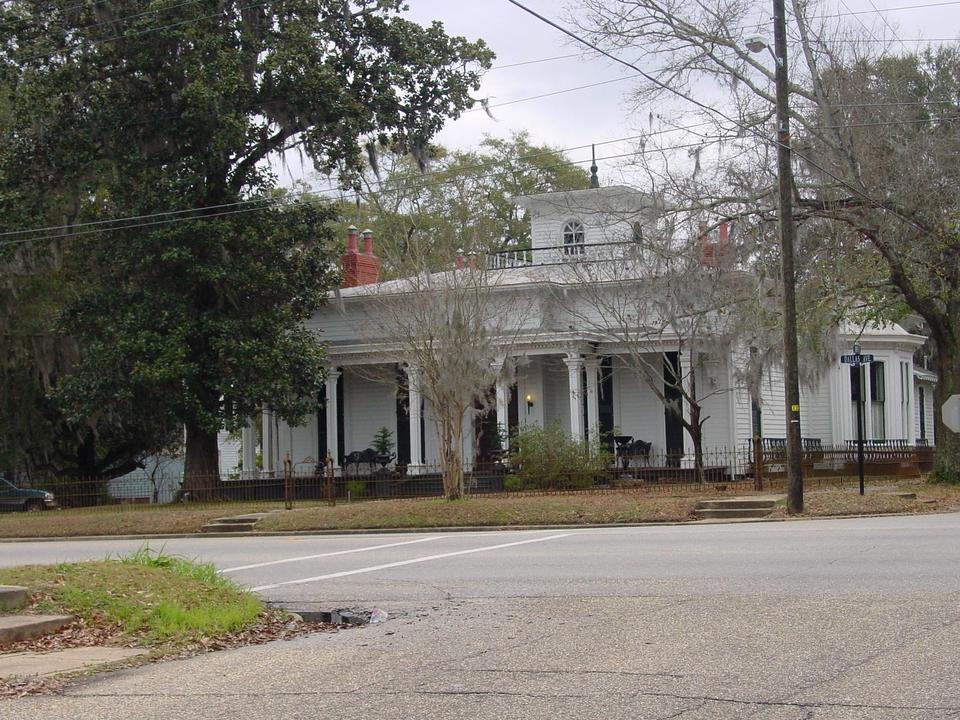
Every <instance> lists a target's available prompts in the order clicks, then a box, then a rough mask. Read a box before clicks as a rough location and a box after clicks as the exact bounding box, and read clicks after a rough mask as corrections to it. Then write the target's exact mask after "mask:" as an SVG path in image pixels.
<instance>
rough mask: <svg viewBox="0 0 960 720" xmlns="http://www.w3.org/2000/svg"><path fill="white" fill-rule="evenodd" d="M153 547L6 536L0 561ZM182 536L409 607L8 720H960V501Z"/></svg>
mask: <svg viewBox="0 0 960 720" xmlns="http://www.w3.org/2000/svg"><path fill="white" fill-rule="evenodd" d="M140 544H141V543H139V542H135V541H102V542H101V541H97V542H88V541H77V542H63V543H59V542H58V543H50V542H36V543H13V544H8V543H3V544H0V564H19V563H25V562H54V561H57V560H75V559H83V558H100V557H104V556H105V555H107V554H117V553H121V552H126V551H129V550H132V549H136V548H137V547H139V545H140ZM152 544H153V545H154V546H158V545H159V543H157V542H154V543H152ZM164 545H165V549H166V550H167V551H168V552H174V553H180V554H184V555H188V556H191V557H199V558H203V559H207V560H211V561H213V562H215V563H216V564H217V566H218V567H219V568H220V569H221V570H222V571H223V572H226V573H227V574H229V575H230V576H231V577H233V578H235V579H236V580H237V581H238V582H241V583H244V584H246V585H248V586H250V587H253V588H256V589H257V592H259V593H261V594H262V595H263V596H264V597H266V598H267V599H271V600H282V601H284V602H285V603H286V604H288V605H290V606H298V607H303V608H309V607H331V606H333V607H337V606H358V607H364V608H372V607H379V608H381V609H383V610H386V611H387V612H388V613H390V616H391V619H390V620H389V621H387V622H385V623H383V624H380V625H374V626H369V627H365V628H361V629H355V630H348V631H342V632H339V633H335V634H324V635H316V636H312V637H309V638H304V639H300V640H296V641H291V642H279V643H273V644H269V645H265V646H259V647H251V648H245V649H242V650H237V651H230V652H221V653H214V654H210V655H205V656H201V657H195V658H191V659H188V660H181V661H174V662H167V663H162V664H158V665H153V666H149V667H144V668H139V669H136V670H130V671H124V672H119V673H114V674H111V675H105V676H100V677H98V678H95V679H92V680H89V681H85V682H83V683H80V684H77V685H75V686H73V687H72V688H71V689H70V690H69V692H68V695H67V696H66V697H37V698H26V699H22V700H18V701H9V702H2V703H0V718H8V717H9V718H18V720H20V719H22V720H27V719H28V718H67V717H69V718H98V719H99V718H105V719H113V718H117V719H120V718H124V719H126V718H144V719H146V718H190V719H191V720H194V719H196V720H201V719H204V718H217V719H218V720H219V719H222V718H234V717H243V718H245V720H257V719H259V718H291V719H292V718H325V719H326V718H331V719H338V718H344V719H346V718H351V719H352V718H364V719H367V718H369V719H370V720H379V719H381V718H383V719H386V718H398V719H399V718H405V719H406V718H460V717H465V718H467V717H468V718H471V719H475V720H484V719H486V718H491V719H493V718H530V719H535V718H556V717H576V718H593V717H597V718H651V719H653V718H658V719H659V718H663V719H666V718H677V717H681V718H684V719H685V720H701V719H703V720H706V719H707V718H710V719H713V718H721V719H723V718H758V719H763V720H766V719H772V718H784V719H789V720H794V719H796V720H801V719H805V718H857V719H863V720H866V719H868V718H869V719H870V720H874V719H879V720H886V719H890V720H893V719H897V720H901V719H912V718H924V719H927V718H932V719H939V718H956V717H960V672H958V671H957V665H958V657H960V576H958V571H960V515H956V514H953V515H928V516H914V517H893V518H872V519H862V520H830V521H805V522H793V523H763V524H732V525H692V526H691V525H685V526H674V527H647V528H610V529H600V530H593V529H584V530H576V529H571V530H560V531H557V530H552V531H531V532H490V533H430V534H416V535H413V534H403V535H366V536H336V537H333V536H326V537H304V536H297V537H269V538H239V539H225V538H198V539H184V540H170V541H167V542H166V543H164Z"/></svg>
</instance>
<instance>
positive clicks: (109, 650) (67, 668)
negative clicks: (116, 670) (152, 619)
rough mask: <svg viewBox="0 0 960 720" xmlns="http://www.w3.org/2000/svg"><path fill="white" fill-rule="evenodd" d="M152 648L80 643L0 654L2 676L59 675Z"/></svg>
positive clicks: (133, 655)
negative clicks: (61, 648) (93, 645)
mask: <svg viewBox="0 0 960 720" xmlns="http://www.w3.org/2000/svg"><path fill="white" fill-rule="evenodd" d="M148 652H149V651H147V650H143V649H138V648H122V647H78V648H67V649H65V650H55V651H52V652H18V653H8V654H6V655H0V678H8V677H20V678H26V677H33V676H38V675H39V676H50V675H59V674H60V673H67V672H75V671H77V670H86V669H88V668H93V667H98V666H100V665H106V664H108V663H114V662H119V661H121V660H128V659H130V658H132V657H137V656H139V655H146V654H147V653H148Z"/></svg>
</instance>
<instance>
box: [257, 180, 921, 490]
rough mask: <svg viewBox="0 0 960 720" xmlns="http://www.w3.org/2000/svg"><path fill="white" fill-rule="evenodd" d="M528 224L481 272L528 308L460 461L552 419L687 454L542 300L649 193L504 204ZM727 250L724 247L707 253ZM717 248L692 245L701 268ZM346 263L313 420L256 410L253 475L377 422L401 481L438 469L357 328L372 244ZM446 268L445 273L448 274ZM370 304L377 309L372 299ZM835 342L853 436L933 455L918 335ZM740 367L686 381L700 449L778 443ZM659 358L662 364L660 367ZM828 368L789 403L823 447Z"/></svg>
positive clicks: (674, 427) (407, 398)
mask: <svg viewBox="0 0 960 720" xmlns="http://www.w3.org/2000/svg"><path fill="white" fill-rule="evenodd" d="M517 202H518V204H519V205H521V206H522V207H524V208H525V209H526V210H527V212H528V213H529V215H530V218H531V230H532V232H531V237H532V250H527V251H518V252H514V253H502V254H499V255H497V256H496V258H495V259H494V261H493V262H492V263H491V266H492V267H494V268H495V270H491V272H494V271H495V272H496V281H495V282H494V283H493V285H492V287H491V292H502V293H505V294H506V295H505V297H507V298H509V299H510V302H511V303H512V304H513V306H514V307H516V308H524V309H526V312H527V314H526V319H525V320H524V327H523V328H522V332H520V333H519V334H518V335H517V338H516V340H515V342H513V343H512V344H511V346H510V347H509V355H510V356H511V359H512V360H514V361H515V364H516V372H515V375H514V376H512V377H508V376H507V375H505V374H504V375H502V376H501V380H500V381H499V382H498V384H497V387H496V391H495V394H496V406H495V408H494V409H492V410H491V411H490V412H488V413H487V414H486V415H485V416H482V417H476V416H474V415H473V414H468V416H467V417H465V418H464V425H465V430H466V432H465V433H464V447H463V455H464V458H465V461H466V464H467V468H468V469H469V467H470V465H471V463H473V462H475V461H478V460H483V459H485V457H486V456H487V455H488V454H489V451H490V443H489V440H490V437H491V435H492V434H493V433H492V428H495V427H496V426H497V424H498V423H499V424H501V425H508V426H509V427H510V428H511V429H513V428H515V427H517V426H519V425H522V424H537V425H543V424H546V423H551V422H554V421H558V422H560V423H562V425H563V427H565V428H568V429H569V432H570V434H571V435H572V436H573V437H577V438H583V437H585V436H587V435H591V436H592V435H593V434H595V433H599V432H610V431H614V430H616V431H617V433H618V434H620V435H625V436H632V437H634V438H636V439H641V440H644V441H647V442H650V443H652V445H653V449H652V452H653V454H654V455H655V456H658V455H661V454H672V455H689V453H690V452H691V451H692V448H691V445H690V440H689V437H688V435H687V434H686V433H684V432H683V431H682V427H681V425H680V422H679V419H678V418H677V417H676V416H675V414H674V413H671V412H667V411H666V410H665V408H664V404H663V403H662V402H661V401H660V400H659V399H658V398H657V397H656V395H655V394H654V392H653V391H652V389H651V388H650V387H649V386H648V385H647V383H645V382H644V381H643V380H642V379H641V378H639V377H638V376H637V373H636V372H635V371H634V370H633V369H631V367H630V365H629V364H628V362H627V361H626V356H625V351H624V349H623V347H622V345H621V344H619V343H617V342H616V341H615V340H612V339H611V338H610V337H609V336H608V335H604V334H602V333H601V334H598V333H597V332H596V331H595V327H594V329H593V330H592V329H591V328H590V327H585V326H584V325H583V323H579V322H577V317H578V313H576V312H571V311H570V308H569V307H568V306H567V305H566V304H565V303H562V302H559V303H558V302H557V300H556V298H557V297H558V293H560V294H561V295H562V296H563V297H565V298H568V299H569V298H572V299H570V300H569V301H570V302H571V303H574V304H575V303H577V302H581V301H582V298H580V299H578V296H577V293H578V288H577V286H576V284H575V281H573V280H571V278H570V274H569V273H567V272H564V268H565V267H569V265H570V263H576V262H582V261H587V260H590V259H591V258H595V257H597V256H598V255H599V254H600V252H601V248H603V252H606V253H610V252H612V250H611V248H614V249H615V248H616V247H617V246H618V245H619V244H629V243H630V242H631V241H632V240H634V239H635V238H637V237H638V236H642V234H643V233H644V232H645V231H647V232H649V231H651V230H652V229H654V228H655V227H656V223H657V217H658V213H657V209H656V205H655V203H654V202H653V201H652V200H651V198H650V197H649V196H647V195H645V194H643V193H640V192H638V191H636V190H633V189H630V188H627V187H622V186H613V187H592V188H590V189H586V190H577V191H571V192H559V193H549V194H542V195H534V196H530V197H523V198H518V199H517ZM725 241H726V238H725V237H722V238H721V239H720V241H719V242H720V243H721V244H722V243H723V242H725ZM719 250H722V247H721V248H719V249H718V248H717V247H716V246H712V245H709V246H706V247H704V261H705V262H709V261H711V258H712V257H713V255H712V254H711V253H713V252H718V251H719ZM343 262H344V279H345V282H344V287H342V288H341V289H340V290H339V291H337V292H336V293H335V294H334V296H333V297H331V301H330V302H329V303H328V304H327V305H326V306H325V307H323V308H322V309H321V310H320V311H319V312H318V313H317V314H316V315H315V316H314V317H313V318H312V320H311V321H310V322H309V326H310V327H311V328H315V329H316V330H317V332H318V334H319V337H320V338H321V339H322V340H323V341H324V342H325V343H326V345H327V349H328V355H329V359H330V371H329V375H328V381H327V385H326V390H325V393H324V394H323V397H320V398H318V405H317V413H316V414H315V415H313V416H311V417H310V418H309V419H308V420H307V422H306V423H305V424H304V425H302V426H298V427H290V426H288V425H287V424H286V423H284V422H283V421H282V420H281V419H279V418H277V417H276V416H275V414H273V413H272V412H271V411H270V409H269V408H267V409H266V410H265V411H264V413H263V427H262V452H263V468H264V470H266V471H280V470H282V468H283V460H284V458H287V457H289V459H290V461H291V462H292V463H293V465H294V467H295V468H302V467H305V466H312V464H314V463H316V462H317V460H318V459H320V458H323V457H325V456H326V455H327V453H329V454H330V455H331V457H332V458H333V461H334V465H335V466H336V467H337V468H339V467H340V465H341V462H342V460H343V458H344V456H345V455H346V454H347V453H350V452H353V451H360V450H364V449H366V448H368V447H369V446H370V445H371V440H372V438H373V436H374V434H375V433H376V431H377V430H378V428H380V427H386V428H388V429H389V430H390V431H391V432H392V433H393V434H394V437H395V438H396V442H397V464H398V465H402V466H405V467H406V468H407V471H408V472H409V473H417V472H420V471H422V469H423V468H425V467H430V466H436V465H437V464H438V455H437V436H436V432H435V431H434V428H433V427H432V425H431V408H430V406H429V403H426V402H424V400H423V399H422V397H421V394H420V392H419V389H418V386H417V378H418V368H417V367H416V365H415V364H413V363H411V362H410V358H406V357H403V354H402V352H400V351H398V350H397V347H396V345H395V344H391V343H390V342H389V341H388V340H387V339H384V338H383V337H377V336H376V333H375V332H374V331H373V330H372V325H371V323H370V322H369V318H370V314H371V313H373V312H376V308H375V305H374V303H373V295H374V294H375V293H373V292H372V291H371V289H372V288H373V289H376V288H379V287H381V286H383V285H384V284H383V283H378V280H379V277H378V273H379V260H378V259H377V258H376V256H375V254H374V251H373V240H372V237H370V236H369V235H366V234H365V236H364V247H362V248H360V247H358V241H357V236H356V232H355V231H354V232H353V233H352V234H351V235H350V237H349V239H348V246H347V250H346V253H345V254H344V257H343ZM452 272H455V270H454V271H452ZM380 301H381V302H382V299H381V300H380ZM842 330H843V335H844V346H850V345H851V344H852V342H853V341H854V339H856V338H858V337H859V341H860V343H861V345H862V347H863V351H864V352H868V353H872V354H873V355H874V356H875V358H876V362H875V363H874V364H873V365H871V366H870V370H869V372H866V373H864V375H863V378H862V381H861V386H862V392H863V396H864V398H865V399H866V401H867V402H866V406H865V407H866V414H865V429H866V432H865V437H867V438H869V439H872V440H878V441H879V440H887V441H892V440H897V441H903V444H906V445H915V444H917V443H918V442H919V443H921V444H926V443H931V444H932V427H933V422H932V413H933V393H932V389H933V385H934V383H935V382H936V377H935V376H934V375H933V373H931V372H929V371H928V370H926V369H924V368H918V367H915V365H914V355H915V354H916V352H917V350H918V348H920V346H921V345H922V344H923V342H924V338H923V337H921V336H918V335H914V334H911V333H908V332H906V331H905V330H904V329H903V328H901V327H900V326H897V325H888V326H884V327H874V328H870V327H868V328H866V329H865V330H863V332H862V333H861V332H860V329H859V328H854V327H852V326H850V327H845V328H843V329H842ZM664 342H665V343H667V345H665V346H664V347H662V348H660V350H661V351H662V353H663V354H662V355H660V353H656V354H658V355H660V357H661V358H663V357H666V358H667V361H668V362H673V363H679V365H680V366H681V367H682V366H683V365H684V363H685V362H686V361H687V358H686V357H685V355H686V354H685V353H684V352H683V351H681V350H680V348H679V347H677V346H674V347H672V348H671V347H670V346H669V337H666V338H665V339H664ZM744 360H745V353H744V352H742V351H731V352H730V353H728V354H726V355H723V356H711V358H710V360H709V362H708V363H707V365H706V367H705V368H703V369H701V370H700V371H699V374H700V375H701V378H700V380H699V381H698V382H700V383H703V384H705V386H706V385H707V384H708V385H709V386H710V387H713V388H719V389H720V391H718V392H715V393H713V394H711V395H710V397H709V398H708V399H707V400H706V401H705V408H704V410H705V413H706V414H709V415H710V420H709V421H708V422H707V423H706V425H705V428H704V430H705V435H704V446H705V448H706V449H707V450H710V449H720V448H730V449H733V448H743V447H745V446H746V445H747V444H748V443H749V441H750V439H751V438H752V437H753V435H754V433H755V432H758V433H760V434H762V436H764V437H770V438H778V437H779V438H782V437H785V435H786V431H785V419H784V402H783V385H782V379H781V376H780V372H779V370H778V369H777V368H771V369H768V370H767V371H766V374H765V377H764V381H763V383H762V389H761V391H760V393H759V396H758V395H757V394H756V393H753V394H751V392H750V391H749V390H748V389H747V388H746V387H745V386H744V385H743V384H741V383H739V382H738V381H737V379H736V377H737V373H735V369H736V368H737V366H738V363H742V362H743V361H744ZM663 361H664V360H663V359H661V360H660V362H663ZM851 377H852V375H851V370H850V367H849V366H845V365H841V363H840V361H839V358H837V359H836V361H835V363H834V365H833V367H831V368H830V369H829V370H828V371H827V372H826V373H824V375H823V380H822V381H821V382H820V384H819V386H818V387H816V388H814V389H811V388H805V389H804V391H803V397H802V402H801V408H802V410H801V425H802V434H803V436H804V437H806V438H818V439H820V440H821V442H822V443H823V444H824V445H831V444H836V445H843V444H845V443H847V442H848V441H850V440H853V439H854V438H855V437H856V425H855V418H856V412H855V411H856V404H855V403H856V399H857V390H856V387H857V385H856V382H855V381H854V382H851ZM243 441H244V443H243V444H244V448H243V453H244V459H243V467H245V468H252V467H253V466H254V465H253V456H254V452H255V445H256V440H255V433H254V431H253V429H252V428H248V429H247V431H246V432H245V433H244V436H243Z"/></svg>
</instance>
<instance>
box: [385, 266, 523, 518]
mask: <svg viewBox="0 0 960 720" xmlns="http://www.w3.org/2000/svg"><path fill="white" fill-rule="evenodd" d="M424 264H426V263H424ZM458 264H459V263H458ZM503 275H504V273H503V271H496V270H487V269H485V268H484V267H483V263H482V262H478V261H477V260H471V261H469V262H465V263H463V267H458V268H455V269H452V270H449V271H446V272H439V273H430V272H427V271H424V270H422V267H421V266H420V264H419V263H418V262H417V261H415V260H410V259H408V263H407V272H406V273H405V274H404V277H403V278H401V279H398V280H392V281H389V282H385V283H380V284H379V285H373V286H370V288H369V290H368V292H369V293H370V301H371V303H372V304H373V305H374V307H373V308H372V309H371V312H370V313H369V317H370V318H371V320H370V328H369V329H370V331H371V334H372V335H373V336H374V337H376V338H377V340H378V342H383V343H386V344H388V345H390V346H392V347H393V349H394V351H395V353H396V356H397V357H398V358H400V359H401V360H402V361H403V362H405V363H406V365H407V368H408V373H409V375H410V381H411V383H413V384H415V386H416V389H419V391H420V395H421V397H422V398H423V400H424V401H425V403H426V404H427V405H429V408H430V411H431V412H430V416H431V418H432V422H433V425H434V427H435V429H436V435H437V441H438V452H439V461H440V470H441V473H442V475H443V488H444V493H445V495H446V497H447V499H449V500H456V499H458V498H460V497H462V496H463V492H464V457H463V445H464V442H463V441H464V437H463V432H464V422H465V419H467V418H471V417H474V416H476V415H479V414H482V413H484V412H486V410H487V409H488V408H489V406H490V402H491V395H492V391H493V388H494V386H495V385H496V383H497V381H498V379H500V378H501V374H502V373H509V372H510V371H511V368H510V365H509V363H506V362H504V360H505V358H506V357H509V356H510V355H511V354H512V350H513V348H514V347H515V345H516V343H517V341H518V339H519V338H520V336H521V333H523V332H524V330H525V325H526V322H525V321H526V318H527V311H526V310H525V309H524V308H525V307H527V306H528V305H529V303H525V302H518V298H517V296H516V295H515V294H513V293H511V292H510V291H509V289H508V288H507V287H505V286H504V285H502V284H501V280H502V279H503Z"/></svg>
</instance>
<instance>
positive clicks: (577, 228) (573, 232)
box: [563, 220, 584, 255]
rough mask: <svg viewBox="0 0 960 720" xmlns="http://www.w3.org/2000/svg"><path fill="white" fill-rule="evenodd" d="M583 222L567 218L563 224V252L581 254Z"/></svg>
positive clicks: (565, 253)
mask: <svg viewBox="0 0 960 720" xmlns="http://www.w3.org/2000/svg"><path fill="white" fill-rule="evenodd" d="M583 239H584V236H583V223H582V222H580V221H579V220H568V221H567V222H566V223H564V225H563V254H564V255H583Z"/></svg>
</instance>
